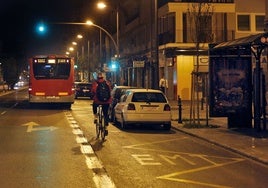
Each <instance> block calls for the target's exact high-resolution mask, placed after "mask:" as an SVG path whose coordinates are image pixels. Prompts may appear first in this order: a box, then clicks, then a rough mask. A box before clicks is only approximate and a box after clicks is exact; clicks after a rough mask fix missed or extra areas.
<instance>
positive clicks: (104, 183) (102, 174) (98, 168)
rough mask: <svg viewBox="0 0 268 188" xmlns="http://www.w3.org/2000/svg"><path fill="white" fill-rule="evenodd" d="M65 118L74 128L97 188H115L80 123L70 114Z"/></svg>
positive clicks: (66, 114) (67, 113) (66, 113)
mask: <svg viewBox="0 0 268 188" xmlns="http://www.w3.org/2000/svg"><path fill="white" fill-rule="evenodd" d="M65 116H66V118H67V120H68V121H69V125H70V127H72V128H73V131H72V132H73V134H74V135H76V142H77V143H78V144H80V150H81V153H83V154H84V155H85V158H86V161H85V162H86V165H87V167H88V168H89V169H90V170H91V171H92V173H93V181H94V183H95V185H96V187H97V188H115V187H116V186H115V184H114V182H113V181H112V180H111V178H110V177H109V176H108V174H107V172H106V171H105V169H104V167H103V165H102V163H101V161H100V160H99V159H98V157H97V156H96V154H95V153H94V150H93V148H92V147H91V145H90V144H89V143H88V140H87V139H86V138H85V137H84V136H83V135H84V134H83V131H82V130H81V129H80V127H79V125H78V123H77V122H76V121H75V119H74V118H73V116H72V114H71V113H70V112H65Z"/></svg>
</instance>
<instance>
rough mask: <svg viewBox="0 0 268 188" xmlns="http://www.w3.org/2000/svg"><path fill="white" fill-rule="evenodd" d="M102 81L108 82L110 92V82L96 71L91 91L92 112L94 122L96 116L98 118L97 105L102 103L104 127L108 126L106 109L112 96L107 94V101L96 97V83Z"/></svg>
mask: <svg viewBox="0 0 268 188" xmlns="http://www.w3.org/2000/svg"><path fill="white" fill-rule="evenodd" d="M102 82H106V83H107V84H108V86H109V93H110V92H111V83H110V82H109V81H107V80H105V79H104V77H103V74H102V73H101V72H100V73H98V75H97V80H96V81H94V82H93V84H92V92H93V94H94V97H93V114H94V123H96V122H97V118H98V115H97V107H98V106H99V105H102V110H103V116H104V123H105V128H106V127H107V126H108V122H109V117H108V109H109V105H110V103H111V102H112V98H111V95H109V99H108V100H107V101H101V100H100V99H99V98H98V93H97V92H98V91H97V87H98V84H100V83H102Z"/></svg>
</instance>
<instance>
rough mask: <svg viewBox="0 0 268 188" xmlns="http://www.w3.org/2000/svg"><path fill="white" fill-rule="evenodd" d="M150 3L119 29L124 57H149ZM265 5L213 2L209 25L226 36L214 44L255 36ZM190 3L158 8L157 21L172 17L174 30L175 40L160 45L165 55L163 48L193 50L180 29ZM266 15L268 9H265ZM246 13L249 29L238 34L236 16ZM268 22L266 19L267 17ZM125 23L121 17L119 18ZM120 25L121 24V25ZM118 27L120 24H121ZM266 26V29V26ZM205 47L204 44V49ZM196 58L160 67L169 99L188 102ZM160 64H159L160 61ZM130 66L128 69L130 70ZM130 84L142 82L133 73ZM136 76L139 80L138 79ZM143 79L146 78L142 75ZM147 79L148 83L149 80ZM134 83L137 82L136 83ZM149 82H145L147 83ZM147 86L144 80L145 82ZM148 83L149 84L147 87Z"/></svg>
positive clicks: (249, 0) (242, 0)
mask: <svg viewBox="0 0 268 188" xmlns="http://www.w3.org/2000/svg"><path fill="white" fill-rule="evenodd" d="M153 2H154V1H153V0H146V1H145V0H141V1H140V6H139V7H138V8H139V9H140V10H139V16H138V17H137V18H136V19H135V20H133V21H132V22H131V23H128V24H126V25H124V26H122V27H121V29H120V48H121V51H120V52H121V54H122V55H124V56H126V57H128V58H129V57H132V56H137V55H146V56H147V57H149V58H150V57H151V51H150V49H151V48H152V44H153V43H154V40H155V38H154V36H153V34H154V28H155V27H154V20H152V19H153V16H154V12H153V6H154V4H153ZM265 3H267V0H255V1H253V0H235V3H226V4H224V3H214V4H213V3H212V5H213V13H214V17H213V20H212V25H213V27H214V29H215V30H218V33H217V32H215V33H216V35H217V36H218V35H219V33H220V32H222V35H226V36H227V37H221V38H219V37H217V36H215V40H214V41H213V42H223V40H233V39H235V38H240V37H243V36H248V35H250V34H255V33H258V32H261V31H256V29H255V22H256V21H255V16H256V15H265V6H264V5H265ZM190 4H191V3H181V2H170V3H167V4H165V5H164V6H162V7H161V8H159V9H158V17H159V19H162V18H165V17H167V15H172V16H174V18H175V27H174V28H175V31H174V35H175V37H174V41H173V42H170V43H166V44H163V45H162V46H160V50H161V51H159V52H160V53H164V51H165V49H166V48H172V47H179V48H182V49H183V48H185V49H189V48H194V45H195V44H194V43H189V42H188V43H184V41H185V39H184V38H183V37H184V35H183V30H184V29H185V28H184V27H185V25H184V23H183V21H184V19H183V14H185V13H186V12H187V10H188V8H189V5H190ZM266 12H268V8H267V6H266ZM239 14H242V15H243V14H245V15H250V30H249V31H238V29H237V15H239ZM266 18H267V20H268V16H266ZM121 21H122V22H124V18H122V19H121ZM122 24H123V23H122ZM122 24H121V25H122ZM267 27H268V26H267ZM203 47H204V48H206V49H207V48H208V47H207V44H206V45H205V46H203ZM195 57H196V56H195V55H191V56H190V55H177V56H176V62H175V63H174V65H173V66H167V65H166V64H164V67H161V68H160V70H161V69H163V70H162V72H164V73H165V77H167V78H169V88H173V89H174V90H173V89H172V90H171V89H169V93H168V98H169V99H176V98H177V95H181V97H182V99H186V100H189V99H190V96H191V91H190V90H191V89H190V88H191V73H192V71H193V70H194V59H195ZM160 63H161V62H160ZM130 69H131V67H129V68H127V70H128V71H129V70H130ZM132 76H133V77H132V80H136V81H133V83H135V84H136V85H139V83H140V82H141V80H140V77H141V74H140V73H137V72H135V75H132ZM137 76H139V78H137ZM145 77H147V76H146V75H145ZM148 80H150V79H149V78H148ZM137 81H138V82H139V83H137ZM149 82H150V81H148V83H149ZM146 83H147V81H146ZM149 85H150V84H148V86H149Z"/></svg>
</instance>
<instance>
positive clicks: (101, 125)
mask: <svg viewBox="0 0 268 188" xmlns="http://www.w3.org/2000/svg"><path fill="white" fill-rule="evenodd" d="M100 119H101V121H100V135H101V139H102V140H105V136H106V133H105V121H104V115H103V111H102V110H101V112H100Z"/></svg>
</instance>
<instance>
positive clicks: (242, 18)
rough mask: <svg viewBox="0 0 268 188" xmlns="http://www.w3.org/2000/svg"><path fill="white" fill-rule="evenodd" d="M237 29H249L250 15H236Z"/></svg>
mask: <svg viewBox="0 0 268 188" xmlns="http://www.w3.org/2000/svg"><path fill="white" fill-rule="evenodd" d="M237 29H238V31H249V30H250V16H249V15H238V16H237Z"/></svg>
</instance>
